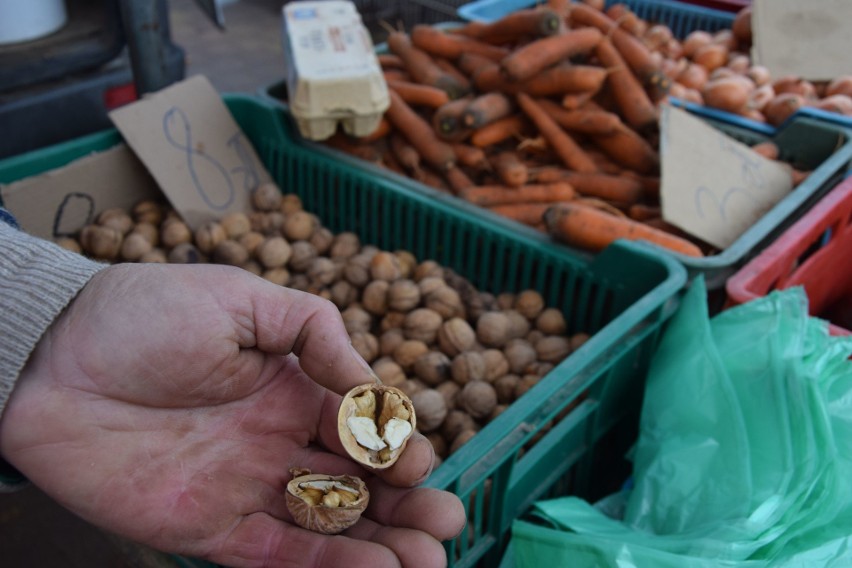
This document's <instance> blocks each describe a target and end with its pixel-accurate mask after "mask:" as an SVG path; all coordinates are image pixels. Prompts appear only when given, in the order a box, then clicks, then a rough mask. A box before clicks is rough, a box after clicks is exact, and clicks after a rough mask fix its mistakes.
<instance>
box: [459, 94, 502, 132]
mask: <svg viewBox="0 0 852 568" xmlns="http://www.w3.org/2000/svg"><path fill="white" fill-rule="evenodd" d="M514 109H515V103H514V102H513V101H512V99H510V98H509V97H507V96H506V95H504V94H503V93H486V94H484V95H480V96H478V97H476V98H475V99H473V100H472V101H470V104H469V105H467V107H466V108H465V109H464V111H463V112H462V116H461V119H462V124H464V125H465V126H466V127H468V128H480V127H482V126H485V125H486V124H490V123H492V122H494V121H495V120H500V119H501V118H504V117H506V116H509V114H511V112H512V111H513V110H514Z"/></svg>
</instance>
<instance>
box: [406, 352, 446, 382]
mask: <svg viewBox="0 0 852 568" xmlns="http://www.w3.org/2000/svg"><path fill="white" fill-rule="evenodd" d="M412 370H413V371H414V374H415V375H416V376H417V378H418V379H420V380H421V381H423V382H424V383H426V384H427V385H430V386H436V385H439V384H441V383H443V382H444V381H446V380H447V379H448V378H449V375H450V358H449V357H447V356H446V355H445V354H443V353H441V352H440V351H428V352H426V353H424V354H423V355H421V356H420V357H418V358H417V359H415V361H414V365H413V366H412Z"/></svg>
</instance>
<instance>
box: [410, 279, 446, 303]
mask: <svg viewBox="0 0 852 568" xmlns="http://www.w3.org/2000/svg"><path fill="white" fill-rule="evenodd" d="M416 282H417V286H418V287H420V296H421V297H422V298H425V297H426V296H428V295H429V294H431V293H432V292H434V291H435V290H437V289H438V288H442V287H444V286H446V285H447V283H446V282H444V279H443V278H438V277H437V276H427V277H425V278H421V279H420V280H417V281H416Z"/></svg>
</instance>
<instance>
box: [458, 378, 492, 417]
mask: <svg viewBox="0 0 852 568" xmlns="http://www.w3.org/2000/svg"><path fill="white" fill-rule="evenodd" d="M459 400H460V401H461V405H462V408H463V409H464V410H466V411H467V413H468V414H470V415H471V416H472V417H473V418H476V419H481V418H485V417H487V416H488V415H490V414H491V412H492V411H493V410H494V407H495V406H497V392H496V391H495V390H494V387H492V386H491V384H490V383H488V382H486V381H470V382H469V383H467V384H466V385H465V386H464V388H462V390H461V392H460V393H459Z"/></svg>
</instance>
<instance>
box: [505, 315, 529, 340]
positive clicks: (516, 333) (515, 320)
mask: <svg viewBox="0 0 852 568" xmlns="http://www.w3.org/2000/svg"><path fill="white" fill-rule="evenodd" d="M503 314H505V315H506V317H507V318H509V339H516V338H518V337H524V336H525V335H526V334H527V333H529V331H530V322H529V320H528V319H527V318H525V317H524V316H522V315H521V313H520V312H519V311H517V310H503Z"/></svg>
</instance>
